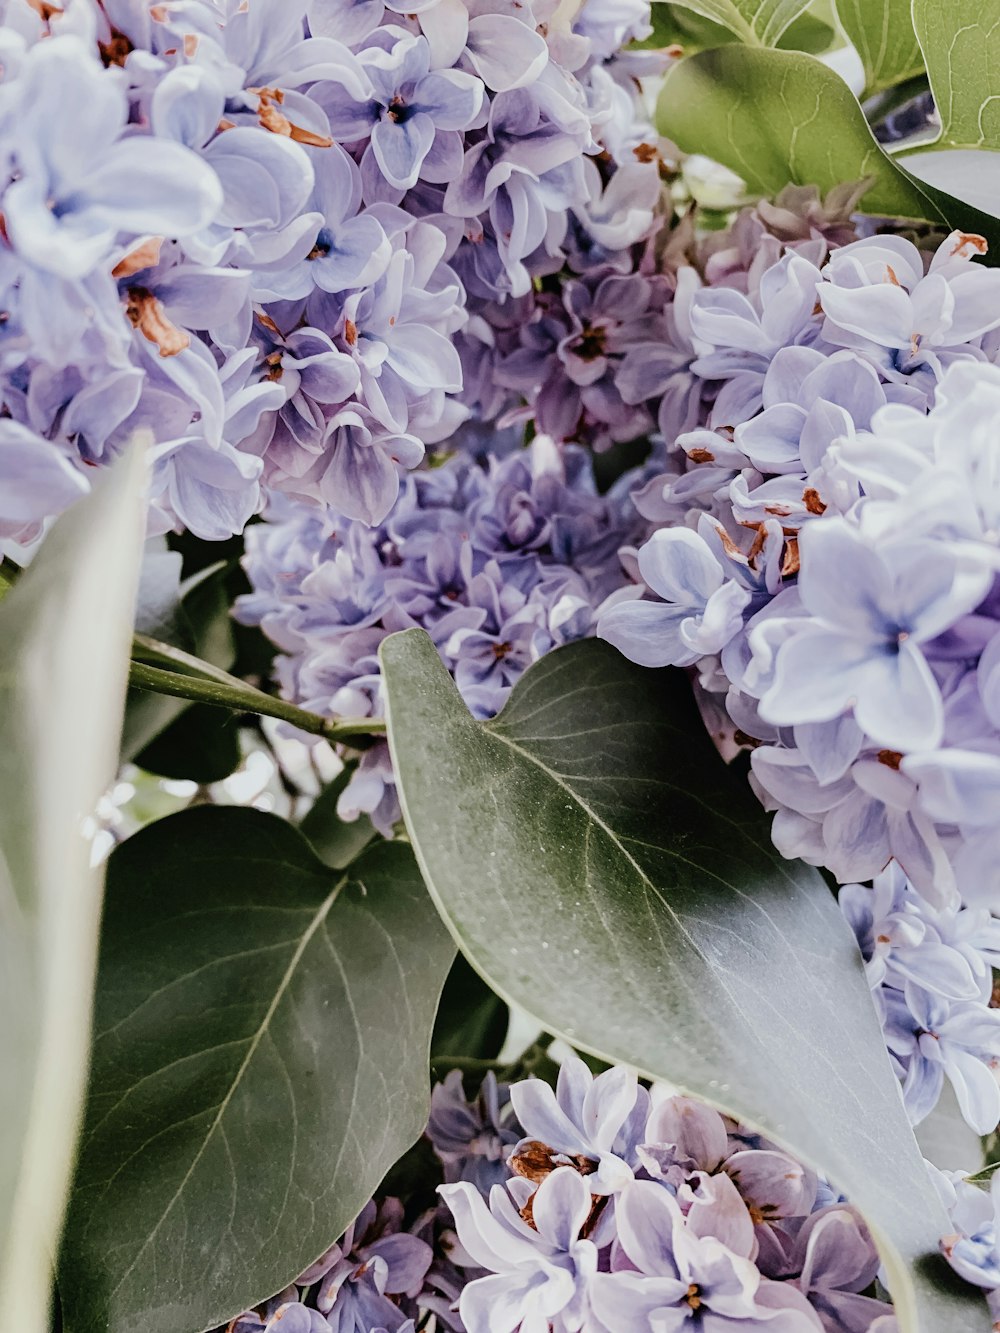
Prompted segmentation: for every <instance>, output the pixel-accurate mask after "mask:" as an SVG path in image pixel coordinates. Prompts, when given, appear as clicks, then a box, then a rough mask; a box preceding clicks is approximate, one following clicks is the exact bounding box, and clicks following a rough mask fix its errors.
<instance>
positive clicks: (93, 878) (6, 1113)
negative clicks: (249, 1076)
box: [0, 448, 145, 1333]
mask: <svg viewBox="0 0 1000 1333" xmlns="http://www.w3.org/2000/svg"><path fill="white" fill-rule="evenodd" d="M144 478H145V460H144V457H143V453H142V451H141V450H140V449H138V448H135V449H133V450H132V451H131V453H130V456H129V457H127V458H126V459H124V460H123V461H122V462H121V463H120V464H119V465H118V466H117V467H115V468H114V469H113V470H112V471H111V472H110V474H109V475H108V476H107V477H106V478H102V479H101V483H100V484H99V485H97V486H95V489H94V492H93V494H92V495H91V496H90V497H88V498H87V499H84V500H81V501H80V502H78V503H77V504H76V505H75V506H74V507H73V508H72V509H71V510H70V511H69V512H68V513H67V514H66V515H65V516H64V517H63V518H61V519H60V520H59V521H58V523H56V525H55V526H54V527H53V529H52V531H51V532H50V533H49V535H48V537H47V538H46V540H45V542H44V544H43V546H42V548H41V550H40V551H39V552H38V554H37V556H36V557H35V560H34V561H33V563H32V564H31V566H30V568H29V569H28V570H26V572H25V573H23V574H22V575H20V576H19V577H18V579H17V581H16V584H15V586H14V587H13V588H12V589H11V591H10V592H8V593H7V595H6V596H5V597H4V599H3V603H2V605H0V1013H2V1014H3V1019H2V1024H0V1061H2V1065H3V1078H2V1080H0V1126H2V1131H0V1306H2V1308H3V1311H4V1318H5V1319H6V1320H8V1321H9V1322H10V1323H11V1324H12V1325H13V1326H14V1327H16V1328H17V1329H18V1330H19V1333H43V1331H44V1330H47V1329H48V1327H49V1323H48V1303H49V1292H50V1290H51V1273H52V1263H53V1255H54V1252H55V1249H56V1247H57V1245H58V1242H59V1231H60V1228H61V1225H62V1217H63V1210H64V1207H65V1202H66V1192H67V1189H68V1186H69V1176H70V1172H71V1169H72V1163H73V1155H74V1151H75V1143H76V1133H77V1127H78V1120H79V1115H80V1108H81V1103H82V1099H83V1091H84V1083H85V1079H86V1057H87V1047H88V1044H89V1034H90V1008H91V993H92V990H93V982H94V970H95V965H96V958H97V931H98V923H99V920H100V912H101V883H102V879H103V874H102V871H101V870H100V869H97V868H92V866H91V844H90V839H89V837H88V836H86V834H85V829H84V820H86V819H87V818H88V817H89V816H91V815H92V814H93V812H94V810H95V807H96V806H97V803H98V800H99V799H100V797H101V795H102V793H103V792H104V791H105V789H106V788H107V786H108V784H109V783H110V782H111V780H112V779H113V777H114V772H115V764H116V758H117V753H118V738H119V732H120V729H121V715H122V708H123V706H124V701H125V677H126V671H127V666H128V644H129V639H130V636H131V632H132V610H133V604H134V599H135V593H136V587H137V582H138V575H139V560H140V551H141V548H142V537H143V526H144V525H143V505H142V502H141V491H142V486H143V482H144Z"/></svg>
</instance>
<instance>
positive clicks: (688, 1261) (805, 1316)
mask: <svg viewBox="0 0 1000 1333" xmlns="http://www.w3.org/2000/svg"><path fill="white" fill-rule="evenodd" d="M615 1220H616V1224H617V1227H618V1247H619V1249H618V1254H617V1261H616V1260H615V1259H613V1260H612V1271H611V1272H607V1273H604V1272H602V1273H599V1274H598V1275H597V1276H596V1278H595V1279H594V1280H593V1284H592V1295H591V1300H592V1304H593V1307H594V1311H595V1313H596V1315H597V1317H598V1319H599V1320H600V1321H601V1324H602V1326H604V1327H607V1328H608V1329H615V1328H620V1327H621V1326H622V1323H623V1322H624V1323H625V1325H626V1326H627V1327H628V1328H629V1329H635V1330H637V1333H639V1331H640V1330H641V1331H642V1333H646V1331H647V1330H648V1333H658V1331H659V1330H664V1331H666V1330H678V1331H680V1330H682V1329H683V1328H684V1327H685V1325H686V1324H688V1323H689V1321H691V1320H693V1319H696V1320H697V1321H698V1322H699V1323H700V1324H701V1326H702V1327H704V1328H706V1329H713V1330H718V1333H724V1331H728V1330H729V1329H734V1330H735V1329H747V1330H750V1329H760V1330H770V1333H808V1330H813V1329H819V1328H821V1327H822V1325H821V1324H820V1321H819V1319H818V1318H817V1315H816V1314H815V1312H814V1311H813V1309H812V1307H811V1306H810V1305H809V1303H808V1301H807V1300H806V1299H805V1297H804V1296H803V1295H802V1294H801V1293H800V1292H799V1291H798V1290H797V1289H796V1288H795V1287H794V1286H792V1285H791V1284H789V1283H780V1282H772V1281H769V1280H768V1279H766V1278H762V1277H761V1275H760V1272H759V1270H758V1269H757V1268H756V1267H755V1265H754V1264H753V1263H752V1262H751V1260H750V1259H749V1257H748V1254H749V1249H750V1244H751V1243H752V1237H753V1232H752V1228H751V1229H750V1231H749V1234H748V1233H747V1232H746V1230H744V1231H743V1235H742V1237H740V1236H738V1235H737V1234H736V1233H735V1232H734V1231H733V1229H732V1227H728V1226H725V1223H724V1222H723V1220H722V1219H721V1218H720V1217H719V1216H718V1215H715V1216H711V1215H708V1216H705V1217H704V1218H702V1217H700V1216H699V1217H698V1218H697V1219H696V1220H695V1221H693V1222H692V1221H689V1220H688V1219H685V1217H684V1215H683V1214H682V1212H681V1209H680V1207H679V1205H678V1204H677V1202H676V1201H675V1200H674V1198H673V1197H672V1195H671V1194H670V1192H669V1191H668V1190H666V1189H664V1188H663V1186H661V1185H658V1184H655V1183H653V1182H646V1181H637V1182H636V1183H635V1184H634V1185H633V1186H632V1187H631V1188H630V1189H629V1190H628V1191H627V1192H626V1193H625V1194H624V1195H623V1196H622V1197H621V1199H620V1200H619V1201H618V1204H617V1208H616V1217H615ZM715 1229H718V1230H722V1231H724V1235H725V1241H723V1240H721V1239H719V1237H718V1236H717V1235H716V1234H715ZM731 1245H732V1246H735V1247H736V1248H731Z"/></svg>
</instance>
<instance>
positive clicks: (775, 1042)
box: [381, 630, 989, 1333]
mask: <svg viewBox="0 0 1000 1333" xmlns="http://www.w3.org/2000/svg"><path fill="white" fill-rule="evenodd" d="M381 656H382V668H383V675H384V681H385V689H386V697H387V700H388V721H389V738H390V745H391V747H392V751H393V756H394V760H395V764H396V773H397V779H398V782H399V789H400V795H401V800H402V805H403V811H404V814H405V816H406V823H407V828H408V829H409V832H410V837H411V839H412V841H413V845H414V849H415V850H416V853H417V858H418V860H419V862H420V866H421V869H422V870H423V872H424V878H425V880H426V882H427V885H428V888H429V889H430V891H431V894H432V895H433V897H434V899H435V901H436V903H437V905H438V908H439V910H440V911H441V913H442V915H443V916H444V918H445V920H446V921H447V922H448V925H449V927H450V929H451V931H452V934H453V935H454V936H455V939H456V940H457V942H458V943H459V945H460V947H461V948H462V950H463V952H464V953H465V954H466V956H467V957H468V958H469V960H470V962H472V963H473V965H474V966H475V967H476V968H477V970H479V971H480V972H481V973H482V974H483V976H484V977H485V978H486V980H487V981H488V982H489V983H490V984H491V985H492V986H493V987H494V988H495V989H496V990H497V991H498V992H499V993H500V994H501V995H503V996H505V997H506V998H507V999H508V1000H510V1001H513V1002H515V1003H517V1004H519V1005H521V1006H523V1007H524V1008H526V1009H528V1010H529V1011H530V1012H531V1013H532V1014H533V1015H534V1016H535V1017H536V1018H537V1019H538V1020H539V1021H540V1023H541V1024H543V1025H544V1027H545V1028H546V1030H547V1031H549V1032H554V1033H557V1034H559V1035H561V1036H563V1037H565V1038H566V1039H567V1040H568V1041H570V1042H571V1043H573V1044H574V1045H579V1046H580V1047H582V1048H583V1049H585V1050H589V1051H591V1052H593V1053H594V1054H596V1055H599V1056H601V1057H603V1058H605V1059H608V1060H618V1061H624V1062H626V1063H628V1064H631V1065H635V1066H636V1067H638V1068H639V1069H641V1070H643V1071H645V1072H646V1073H648V1074H650V1075H652V1076H655V1077H661V1078H665V1079H667V1080H669V1081H670V1082H672V1083H674V1084H677V1085H678V1086H680V1087H682V1088H685V1089H687V1090H689V1091H690V1092H691V1093H693V1094H694V1095H696V1096H699V1097H703V1098H705V1099H706V1100H708V1101H710V1102H713V1103H715V1104H716V1105H718V1106H720V1107H722V1108H723V1109H724V1110H726V1111H729V1112H730V1113H732V1114H734V1115H736V1116H738V1117H740V1118H742V1119H745V1120H747V1121H749V1122H750V1123H752V1124H755V1125H757V1126H759V1127H760V1128H761V1129H763V1130H765V1131H766V1132H768V1133H770V1134H772V1135H773V1136H774V1137H775V1138H777V1139H779V1140H781V1141H782V1142H784V1143H785V1144H787V1145H788V1146H789V1147H790V1148H791V1149H793V1150H794V1151H796V1152H798V1153H800V1154H801V1155H802V1156H803V1157H806V1158H808V1159H810V1160H811V1161H813V1162H815V1163H816V1164H818V1165H819V1166H820V1167H821V1168H822V1169H824V1170H825V1171H827V1172H828V1173H829V1174H830V1175H831V1176H832V1177H833V1179H834V1180H835V1181H836V1183H837V1184H838V1185H840V1186H841V1187H842V1188H843V1189H844V1190H846V1191H847V1193H848V1195H849V1196H850V1197H851V1199H852V1200H853V1201H854V1202H855V1203H856V1204H857V1205H858V1206H859V1207H860V1208H861V1209H862V1210H863V1211H864V1213H865V1214H866V1216H867V1218H868V1221H869V1223H870V1225H871V1226H872V1228H873V1230H874V1232H875V1233H876V1235H877V1237H878V1240H879V1244H880V1247H881V1249H882V1253H883V1256H884V1258H885V1260H886V1263H887V1266H888V1269H889V1273H890V1277H891V1282H892V1287H893V1293H894V1296H895V1298H896V1302H897V1313H898V1315H899V1321H900V1327H901V1329H903V1330H905V1331H906V1333H912V1331H913V1330H916V1329H919V1330H921V1333H940V1331H941V1330H943V1329H946V1328H947V1329H948V1330H949V1333H971V1331H972V1330H986V1329H987V1328H988V1327H989V1319H988V1315H987V1312H986V1308H985V1304H984V1302H983V1301H982V1299H981V1298H980V1297H979V1296H978V1295H976V1294H970V1293H969V1291H968V1289H965V1290H964V1291H963V1292H961V1293H958V1294H955V1293H953V1292H952V1291H950V1290H949V1291H946V1290H945V1288H944V1287H943V1286H941V1285H939V1280H940V1281H941V1282H942V1283H944V1282H947V1278H946V1276H945V1270H944V1261H943V1260H940V1259H939V1258H938V1257H937V1254H936V1250H937V1242H938V1238H939V1237H940V1236H941V1235H943V1234H944V1232H945V1231H946V1230H947V1227H948V1222H947V1217H946V1215H945V1213H944V1211H943V1209H942V1207H941V1205H940V1203H939V1202H938V1199H937V1195H936V1192H935V1190H934V1187H933V1185H932V1183H931V1181H930V1179H929V1177H928V1174H927V1171H926V1169H925V1167H924V1164H923V1160H922V1158H921V1156H920V1152H919V1150H918V1148H917V1145H916V1142H915V1140H914V1138H913V1135H912V1133H911V1131H910V1128H909V1125H908V1123H907V1120H906V1116H905V1113H904V1111H903V1105H902V1101H901V1098H900V1094H899V1088H898V1085H897V1083H896V1080H895V1078H894V1076H893V1074H892V1071H891V1069H890V1066H889V1061H888V1058H887V1055H886V1051H885V1046H884V1042H883V1039H882V1033H881V1030H880V1028H879V1024H878V1020H877V1017H876V1015H875V1010H874V1007H873V1005H872V1002H871V996H870V993H869V990H868V986H867V983H866V981H865V977H864V973H863V968H862V963H861V957H860V954H859V952H858V949H857V946H856V944H855V941H854V937H853V935H852V933H851V931H850V930H849V928H848V927H847V925H846V923H845V922H844V920H843V918H842V917H841V914H840V911H839V909H838V908H837V905H836V903H835V902H834V900H833V897H832V896H831V894H830V893H829V891H828V889H827V888H826V886H825V884H824V881H823V879H822V877H821V876H820V874H819V872H818V871H816V870H813V869H812V868H810V867H808V866H805V865H803V864H801V863H798V862H790V861H785V860H783V859H782V858H781V857H780V856H779V855H778V854H777V852H776V851H775V850H774V848H773V847H772V845H771V842H770V838H769V836H768V830H767V820H766V817H765V816H764V815H763V814H762V812H761V810H760V807H759V806H758V805H757V803H756V802H755V800H754V799H753V797H752V796H751V794H750V792H749V789H748V788H747V786H746V784H745V783H744V782H743V781H741V780H740V779H739V778H737V777H736V776H735V775H733V774H731V773H729V772H728V771H727V770H726V768H725V766H724V765H723V763H722V761H721V760H720V759H719V757H718V755H717V754H716V753H715V750H714V747H713V746H712V744H711V742H710V741H709V739H708V737H707V736H706V734H705V731H704V727H703V724H702V722H701V720H700V718H699V716H698V713H697V710H696V708H695V706H694V703H693V700H692V698H691V692H690V686H689V684H688V681H687V679H686V677H685V676H684V675H683V674H682V673H680V672H664V671H661V672H650V671H644V670H642V669H641V668H639V667H635V666H633V665H632V664H631V663H629V662H626V661H625V659H624V658H622V657H621V656H619V654H617V653H616V652H615V651H614V649H612V648H610V647H609V646H608V645H607V644H603V643H600V642H596V641H590V642H584V643H577V644H573V645H571V646H569V647H566V648H562V649H558V650H557V651H556V652H554V653H551V654H549V655H548V656H546V657H544V658H543V659H542V660H541V661H540V662H538V663H537V664H536V665H535V666H533V667H532V668H531V669H530V670H529V671H528V672H527V673H526V674H525V676H524V677H523V679H522V680H521V681H520V682H519V684H518V685H517V686H516V687H515V688H514V691H513V694H512V696H511V698H510V700H509V701H508V703H507V706H506V707H505V709H504V710H503V712H502V713H501V714H500V716H499V717H497V718H496V719H495V720H494V721H492V722H488V723H478V722H475V721H474V720H473V719H472V718H471V716H470V715H469V713H468V711H467V710H466V708H465V706H464V704H463V703H462V700H461V698H460V696H459V694H458V692H457V690H456V689H455V686H454V684H453V683H452V681H451V679H450V678H449V676H448V674H447V672H446V670H445V668H444V667H443V665H442V664H441V661H440V659H439V657H438V655H437V652H436V650H435V649H434V646H433V644H432V643H431V641H430V639H429V638H428V637H427V635H426V634H424V633H423V632H422V631H419V630H408V631H406V632H405V633H403V634H397V635H393V636H391V637H390V638H388V639H386V640H385V642H384V643H383V645H382V648H381Z"/></svg>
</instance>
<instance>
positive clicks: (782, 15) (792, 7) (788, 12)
mask: <svg viewBox="0 0 1000 1333" xmlns="http://www.w3.org/2000/svg"><path fill="white" fill-rule="evenodd" d="M679 4H680V5H682V6H683V8H685V9H690V10H692V11H693V12H694V13H695V14H701V16H702V17H703V18H707V19H711V20H712V21H713V22H714V23H721V24H722V26H723V27H724V28H728V29H729V31H730V32H732V33H735V34H736V36H737V37H738V38H739V39H740V41H743V42H748V43H751V44H754V45H761V46H775V45H776V44H777V42H778V39H779V38H780V36H781V34H782V33H783V32H784V31H785V29H786V28H787V27H788V25H789V24H790V23H792V22H793V21H794V20H795V19H797V18H798V17H799V15H800V14H802V13H804V12H805V11H806V10H807V9H808V8H809V5H810V0H679Z"/></svg>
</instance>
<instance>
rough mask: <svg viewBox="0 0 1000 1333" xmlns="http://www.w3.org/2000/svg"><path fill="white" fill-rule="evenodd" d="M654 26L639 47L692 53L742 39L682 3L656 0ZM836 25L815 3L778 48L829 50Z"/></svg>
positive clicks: (834, 41)
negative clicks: (676, 48)
mask: <svg viewBox="0 0 1000 1333" xmlns="http://www.w3.org/2000/svg"><path fill="white" fill-rule="evenodd" d="M814 11H818V12H814ZM652 23H653V31H652V33H651V35H650V36H649V37H647V38H646V39H645V40H644V41H642V42H640V43H638V45H639V46H642V47H664V46H680V47H682V48H683V50H684V52H685V54H690V53H691V52H693V51H704V50H707V49H708V48H709V47H711V46H723V45H725V44H726V43H727V42H738V41H739V40H740V39H739V37H738V36H737V35H736V33H734V32H733V30H732V29H731V28H727V27H723V25H722V24H720V23H713V22H712V20H711V19H707V18H704V17H703V16H702V15H701V14H695V13H694V12H693V11H692V10H691V9H689V8H688V7H687V6H686V5H684V4H683V3H677V4H670V3H666V2H665V0H657V2H656V3H655V4H654V5H653V8H652ZM833 24H834V20H833V16H832V10H831V11H830V12H829V13H827V12H826V5H825V4H817V3H816V0H813V3H812V4H810V5H809V6H808V8H807V9H805V10H804V12H803V13H801V14H800V15H799V16H798V18H797V19H795V20H794V21H793V22H792V23H790V24H789V25H788V27H787V28H786V29H785V30H784V32H783V33H782V34H781V38H780V40H779V41H778V42H777V43H776V45H777V46H779V47H781V48H782V49H784V50H786V51H809V52H811V53H812V54H813V55H818V54H820V53H821V52H823V51H828V50H829V49H830V47H831V46H834V45H836V44H837V42H838V40H839V38H838V34H837V33H836V32H835V31H834V26H833Z"/></svg>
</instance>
